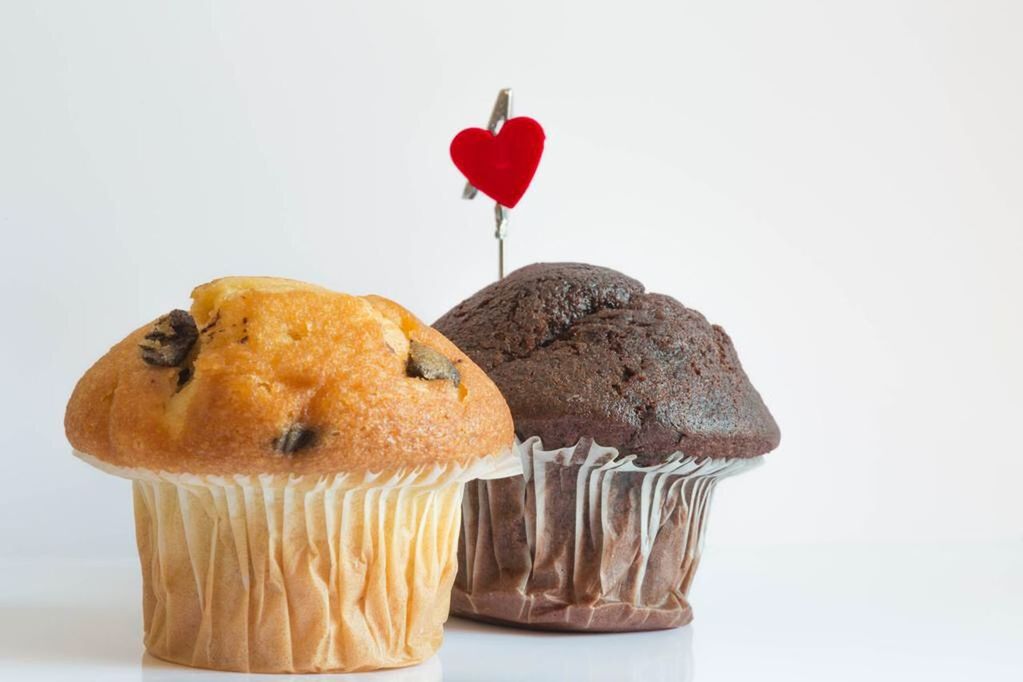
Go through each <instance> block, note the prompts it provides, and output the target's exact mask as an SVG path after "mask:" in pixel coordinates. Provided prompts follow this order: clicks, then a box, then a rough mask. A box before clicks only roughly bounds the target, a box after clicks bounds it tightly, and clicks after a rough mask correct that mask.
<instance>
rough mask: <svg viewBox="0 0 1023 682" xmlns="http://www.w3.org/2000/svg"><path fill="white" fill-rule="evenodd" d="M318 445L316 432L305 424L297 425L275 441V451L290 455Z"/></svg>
mask: <svg viewBox="0 0 1023 682" xmlns="http://www.w3.org/2000/svg"><path fill="white" fill-rule="evenodd" d="M315 444H316V431H314V430H313V429H311V428H309V427H308V426H305V425H303V424H295V425H293V426H291V427H289V428H288V430H287V431H285V432H284V433H282V434H281V435H280V436H278V437H277V439H276V440H274V450H276V451H277V452H280V453H283V454H285V455H290V454H292V453H294V452H297V451H299V450H302V449H303V448H310V447H312V446H313V445H315Z"/></svg>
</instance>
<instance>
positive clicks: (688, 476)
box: [452, 437, 761, 631]
mask: <svg viewBox="0 0 1023 682" xmlns="http://www.w3.org/2000/svg"><path fill="white" fill-rule="evenodd" d="M519 454H520V457H521V459H522V468H523V474H522V476H515V477H511V478H505V479H501V480H488V481H475V482H471V483H469V484H468V485H467V486H466V493H465V497H464V499H463V502H462V516H463V520H462V539H461V541H460V544H459V571H458V577H457V579H456V582H455V586H454V591H453V594H452V612H453V613H456V614H458V615H463V616H468V617H471V618H478V619H482V620H489V621H497V622H502V623H511V624H517V625H525V626H530V627H537V628H544V629H559V630H590V631H618V630H645V629H661V628H669V627H677V626H679V625H684V624H685V623H687V622H689V621H690V620H691V619H692V611H691V609H690V607H689V603H688V602H687V600H686V595H687V593H688V590H689V586H690V584H691V582H692V579H693V575H694V573H695V570H696V566H697V564H698V562H699V557H700V552H701V549H702V543H703V536H704V531H705V529H706V519H707V511H708V508H709V505H710V499H711V496H712V494H713V491H714V487H715V485H716V484H717V482H718V481H719V480H721V479H722V478H725V477H727V476H732V475H735V474H737V473H740V472H742V471H745V470H747V469H749V468H751V467H754V466H756V465H758V464H759V463H760V459H761V458H760V457H756V458H748V459H709V458H704V459H695V458H693V457H688V456H686V455H684V454H683V453H681V452H676V453H674V454H672V455H671V456H669V457H667V458H664V459H663V461H662V463H660V464H655V465H652V466H639V465H637V464H636V459H637V458H636V456H635V455H624V456H623V455H619V452H618V450H617V449H615V448H612V447H605V446H601V445H598V444H596V443H593V442H592V440H591V439H588V438H584V439H581V440H580V441H579V443H578V444H577V445H576V446H574V447H566V448H558V449H554V450H544V449H543V447H542V443H541V441H540V439H539V438H536V437H533V438H530V439H528V440H526V441H525V442H524V443H521V444H520V446H519Z"/></svg>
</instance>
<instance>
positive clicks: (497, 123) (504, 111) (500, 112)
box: [462, 88, 512, 279]
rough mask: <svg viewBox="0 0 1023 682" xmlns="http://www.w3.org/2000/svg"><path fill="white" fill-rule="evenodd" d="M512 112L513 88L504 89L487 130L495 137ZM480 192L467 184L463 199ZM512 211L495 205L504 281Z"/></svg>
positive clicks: (499, 268) (499, 267) (499, 264)
mask: <svg viewBox="0 0 1023 682" xmlns="http://www.w3.org/2000/svg"><path fill="white" fill-rule="evenodd" d="M511 112H512V91H511V88H504V89H503V90H501V91H500V92H498V93H497V100H495V101H494V108H493V110H492V111H491V112H490V121H489V122H488V123H487V130H489V131H490V132H491V133H493V134H494V135H496V134H497V131H498V130H500V129H501V126H502V125H504V122H505V121H507V120H508V119H509V118H511ZM478 193H479V191H478V190H477V189H476V188H475V187H473V186H472V183H471V182H467V183H465V189H463V190H462V198H463V199H475V198H476V195H477V194H478ZM510 215H511V209H509V208H507V207H505V206H502V205H501V204H500V203H495V204H494V237H495V238H496V239H497V278H498V279H504V240H505V238H506V237H507V236H508V220H509V216H510Z"/></svg>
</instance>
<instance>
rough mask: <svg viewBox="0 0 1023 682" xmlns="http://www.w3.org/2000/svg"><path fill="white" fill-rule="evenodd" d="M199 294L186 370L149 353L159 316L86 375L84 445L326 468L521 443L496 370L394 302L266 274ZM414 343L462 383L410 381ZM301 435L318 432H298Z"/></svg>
mask: <svg viewBox="0 0 1023 682" xmlns="http://www.w3.org/2000/svg"><path fill="white" fill-rule="evenodd" d="M192 299H193V303H192V308H191V315H192V317H193V318H194V319H195V323H196V325H197V326H198V328H199V330H200V332H199V338H198V341H197V342H196V343H195V345H194V346H193V347H192V348H191V351H190V353H189V354H188V358H187V359H186V360H185V361H184V362H183V363H182V365H181V366H172V367H163V366H155V365H153V364H150V363H148V362H146V361H144V360H143V359H142V354H141V352H140V345H142V344H143V343H145V342H146V338H145V337H146V335H147V334H150V333H151V331H152V330H153V328H154V325H155V324H156V323H157V321H154V322H153V323H150V324H147V325H146V326H144V327H142V328H140V329H137V330H135V331H134V332H132V333H131V334H129V335H128V337H127V338H125V339H124V340H123V341H121V342H120V343H118V344H117V345H115V346H114V347H113V348H112V349H111V350H110V351H109V352H108V353H107V354H106V355H104V356H103V357H102V358H100V359H99V360H98V361H97V362H96V363H95V364H94V365H93V366H92V367H91V368H90V369H89V370H88V371H87V372H86V373H85V375H84V376H83V377H82V378H81V379H80V380H79V382H78V384H77V386H76V387H75V390H74V392H73V393H72V395H71V400H70V401H69V403H68V406H67V412H66V414H65V418H64V427H65V430H66V432H67V437H68V440H69V441H70V442H71V444H72V446H73V447H74V448H75V449H77V450H79V451H81V452H84V453H87V454H89V455H92V456H94V457H96V458H97V459H100V460H102V461H104V462H107V463H110V464H113V465H115V466H122V467H136V468H143V469H153V470H161V471H168V472H181V473H202V474H236V473H237V474H253V473H295V474H320V473H333V472H343V471H344V472H347V471H383V470H394V469H395V468H400V467H408V466H432V465H435V464H444V463H448V462H455V461H457V462H465V461H468V460H470V459H474V458H478V457H483V456H486V455H491V454H494V453H497V452H500V451H503V450H506V449H508V448H510V446H511V444H512V441H513V438H514V433H513V427H512V421H511V415H510V413H509V411H508V406H507V405H506V404H505V401H504V399H503V398H502V397H501V394H500V392H499V391H498V390H497V388H496V387H495V386H494V384H493V383H492V382H491V381H490V379H488V378H487V376H486V374H484V372H483V371H482V370H480V369H479V368H478V367H477V366H476V365H475V364H473V362H472V361H471V360H469V359H468V357H466V356H465V354H463V353H462V352H461V351H460V350H459V349H458V348H456V347H455V346H454V344H452V343H451V342H450V341H448V340H447V339H446V338H444V336H442V335H441V334H440V333H439V332H437V331H434V330H433V329H431V328H430V327H428V326H426V325H425V324H423V323H422V322H420V321H419V320H418V319H416V318H415V317H414V316H413V315H412V314H411V313H409V312H408V311H407V310H405V309H404V308H402V307H401V306H399V305H398V304H396V303H394V302H392V301H389V300H387V299H385V298H381V297H379V296H351V295H348V294H342V293H335V292H332V291H329V290H327V289H323V288H320V287H316V286H312V285H308V284H304V283H301V282H295V281H291V280H284V279H276V278H256V277H252V278H249V277H244V278H243V277H229V278H224V279H219V280H215V281H213V282H210V283H208V284H204V285H202V286H200V287H198V288H196V289H195V290H194V291H193V292H192ZM413 341H416V342H419V343H422V344H424V345H426V346H428V347H429V348H432V349H433V350H436V351H439V352H440V353H441V354H443V355H444V356H445V357H446V358H448V359H449V360H451V361H452V362H453V363H454V365H455V368H456V369H457V375H458V377H459V379H460V381H459V383H458V384H457V385H455V383H454V382H453V381H450V380H446V379H437V380H426V379H422V378H417V377H414V376H409V375H408V374H407V372H406V363H407V359H408V356H409V347H410V343H411V342H413ZM296 428H297V429H304V430H308V431H309V432H311V435H310V436H309V437H302V438H297V437H295V438H288V437H287V435H288V433H289V430H293V429H296ZM292 435H294V432H293V433H292ZM282 443H288V444H289V445H288V446H282ZM291 446H297V447H295V448H294V449H292V448H291ZM289 449H292V451H290V452H288V451H287V450H289Z"/></svg>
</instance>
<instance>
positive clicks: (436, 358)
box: [405, 341, 462, 386]
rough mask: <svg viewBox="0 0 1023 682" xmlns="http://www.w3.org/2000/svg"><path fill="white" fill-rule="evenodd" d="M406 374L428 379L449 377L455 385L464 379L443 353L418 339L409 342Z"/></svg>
mask: <svg viewBox="0 0 1023 682" xmlns="http://www.w3.org/2000/svg"><path fill="white" fill-rule="evenodd" d="M405 374H407V375H408V376H410V377H415V378H418V379H426V380H427V381H434V380H436V379H447V380H448V381H450V382H451V383H452V384H454V385H455V386H457V385H458V384H460V383H461V381H462V377H461V375H460V374H459V373H458V369H457V368H456V367H455V364H454V363H453V362H451V361H450V360H448V359H447V358H446V357H444V356H443V355H442V354H441V353H439V352H437V351H435V350H434V349H432V348H430V347H429V346H427V345H424V344H422V343H419V342H418V341H412V342H411V343H410V344H409V352H408V362H407V363H406V364H405Z"/></svg>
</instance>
